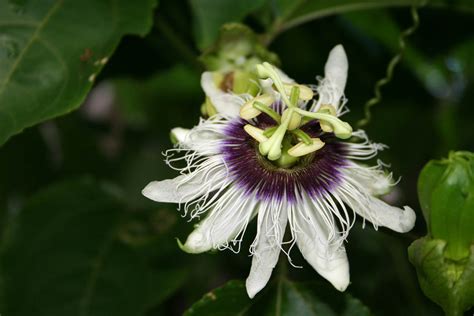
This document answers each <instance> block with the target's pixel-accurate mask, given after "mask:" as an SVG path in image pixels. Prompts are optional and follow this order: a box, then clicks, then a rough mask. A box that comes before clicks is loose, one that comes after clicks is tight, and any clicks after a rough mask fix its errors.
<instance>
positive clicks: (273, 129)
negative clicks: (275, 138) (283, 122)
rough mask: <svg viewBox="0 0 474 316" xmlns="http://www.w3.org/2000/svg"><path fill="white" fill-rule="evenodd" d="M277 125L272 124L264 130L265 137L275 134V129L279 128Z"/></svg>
mask: <svg viewBox="0 0 474 316" xmlns="http://www.w3.org/2000/svg"><path fill="white" fill-rule="evenodd" d="M277 128H278V127H277V126H272V127H269V128H267V129H266V130H265V132H263V135H264V136H265V137H271V136H272V135H273V133H275V131H276V130H277Z"/></svg>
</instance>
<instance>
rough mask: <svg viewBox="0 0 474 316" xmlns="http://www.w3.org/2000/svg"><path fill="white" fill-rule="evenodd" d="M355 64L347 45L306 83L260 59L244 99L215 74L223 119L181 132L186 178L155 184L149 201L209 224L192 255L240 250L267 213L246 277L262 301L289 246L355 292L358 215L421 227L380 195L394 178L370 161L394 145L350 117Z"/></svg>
mask: <svg viewBox="0 0 474 316" xmlns="http://www.w3.org/2000/svg"><path fill="white" fill-rule="evenodd" d="M347 70H348V62H347V57H346V54H345V52H344V49H343V48H342V46H341V45H338V46H336V47H335V48H333V49H332V51H331V52H330V54H329V58H328V61H327V63H326V66H325V77H324V78H322V79H320V81H319V85H318V86H305V85H300V84H297V83H295V82H294V81H293V80H292V79H290V78H288V77H287V76H286V75H284V74H283V73H282V72H281V71H280V70H278V69H277V68H275V67H273V66H271V65H270V64H268V63H264V64H262V65H259V66H257V73H258V75H259V77H260V78H261V79H260V81H259V83H258V84H259V86H260V91H261V92H260V93H259V94H258V95H257V96H252V95H246V94H241V95H235V94H232V93H228V92H226V91H221V90H220V89H219V88H218V87H216V85H215V84H214V82H213V78H212V73H204V74H203V75H202V87H203V89H204V91H205V92H206V95H207V97H208V98H209V100H210V101H211V102H212V104H213V105H214V106H215V108H216V110H217V112H218V114H217V115H215V116H213V117H211V118H209V119H207V120H205V119H201V121H200V123H199V125H197V126H195V127H194V128H192V129H191V130H187V129H182V128H176V129H174V130H173V134H174V136H175V138H176V139H177V140H178V144H177V146H176V147H175V148H173V149H170V150H168V151H167V152H166V155H167V158H166V159H167V162H168V164H169V165H170V166H172V167H173V168H176V169H177V170H179V172H180V173H181V175H179V176H178V177H176V178H174V179H169V180H164V181H155V182H151V183H150V184H148V186H146V188H145V189H144V190H143V194H144V195H145V196H146V197H148V198H150V199H152V200H155V201H157V202H168V203H179V204H180V207H182V209H183V211H184V213H185V215H189V216H190V217H191V218H192V219H200V222H199V223H198V224H197V227H196V228H195V230H194V231H193V232H192V233H191V234H190V235H189V237H188V238H187V240H186V242H185V244H184V245H182V248H183V249H184V250H185V251H187V252H190V253H202V252H206V251H210V250H213V249H219V250H223V249H231V250H233V251H235V252H238V251H239V250H240V244H241V241H242V238H243V236H244V234H245V231H246V229H247V226H248V224H249V222H250V221H251V220H252V219H253V218H254V217H257V219H256V222H257V234H256V236H255V239H254V241H253V243H252V245H251V247H250V253H251V254H252V255H253V258H252V267H251V270H250V274H249V276H248V278H247V281H246V287H247V292H248V295H249V296H250V297H254V296H255V294H256V293H258V292H259V291H260V290H261V289H262V288H264V287H265V285H266V284H267V282H268V280H269V279H270V276H271V273H272V270H273V268H274V267H275V265H276V263H277V261H278V257H279V255H280V252H281V251H283V252H285V253H286V254H287V255H288V254H289V249H291V248H292V246H293V245H294V244H296V245H297V246H298V248H299V250H300V251H301V253H302V255H303V257H304V258H305V259H306V260H307V261H308V262H309V264H310V265H311V266H312V267H313V268H314V269H315V270H316V271H317V272H318V273H319V274H320V275H321V276H322V277H324V278H325V279H327V280H328V281H329V282H331V283H332V284H333V286H334V287H335V288H336V289H338V290H340V291H344V290H345V289H346V288H347V286H348V284H349V264H348V260H347V256H346V252H345V249H344V245H343V243H344V240H345V239H346V237H347V235H348V233H349V230H350V229H351V227H352V226H353V224H354V221H355V216H354V214H358V215H360V216H361V217H362V218H364V220H368V221H370V222H372V224H373V225H374V226H375V227H376V228H377V227H378V226H384V227H388V228H390V229H392V230H394V231H397V232H407V231H409V230H411V229H412V227H413V225H414V222H415V213H414V212H413V210H412V209H411V208H409V207H406V206H405V207H404V209H400V208H397V207H393V206H390V205H388V204H386V203H385V202H383V201H382V200H380V199H378V198H377V197H376V196H378V195H381V194H384V193H386V192H388V190H389V189H390V186H392V185H393V181H392V176H391V174H389V173H386V172H385V171H384V170H383V167H384V166H383V165H382V164H381V163H379V164H378V165H376V166H372V167H368V166H366V165H365V164H361V163H359V162H362V161H365V160H368V159H371V158H374V157H375V156H376V155H377V152H378V151H379V150H381V149H383V148H384V146H383V145H381V144H376V143H372V142H371V141H369V140H368V138H367V136H366V134H365V132H364V131H362V130H357V131H353V130H352V128H351V126H350V125H349V124H348V123H346V122H344V121H342V120H341V119H340V116H341V115H343V114H344V109H345V102H346V99H345V97H344V88H345V85H346V79H347ZM349 138H350V140H351V141H348V139H349ZM354 140H356V141H354ZM177 165H181V166H180V167H178V166H177ZM285 231H286V232H287V234H286V236H288V237H287V238H286V240H285V238H284V237H285ZM285 245H288V246H285Z"/></svg>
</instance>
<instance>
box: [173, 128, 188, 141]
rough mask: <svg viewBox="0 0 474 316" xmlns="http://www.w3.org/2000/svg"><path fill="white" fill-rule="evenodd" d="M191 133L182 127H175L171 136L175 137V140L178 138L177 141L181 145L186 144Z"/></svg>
mask: <svg viewBox="0 0 474 316" xmlns="http://www.w3.org/2000/svg"><path fill="white" fill-rule="evenodd" d="M189 132H190V130H189V129H187V128H182V127H175V128H173V129H172V130H171V134H172V135H173V137H174V138H176V140H177V141H178V142H179V143H181V142H184V140H185V139H186V137H187V136H188V134H189Z"/></svg>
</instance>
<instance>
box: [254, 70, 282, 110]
mask: <svg viewBox="0 0 474 316" xmlns="http://www.w3.org/2000/svg"><path fill="white" fill-rule="evenodd" d="M256 68H257V74H258V75H259V77H260V78H262V79H266V78H270V79H272V81H273V84H274V85H275V87H276V88H277V90H278V92H280V95H281V98H282V99H283V101H284V102H285V103H286V105H287V106H288V107H291V102H290V100H289V99H288V96H287V94H286V92H285V87H284V86H283V82H282V81H281V78H280V76H279V75H278V73H277V72H276V71H275V69H274V68H273V66H272V65H271V64H269V63H267V62H264V63H263V64H260V65H257V66H256Z"/></svg>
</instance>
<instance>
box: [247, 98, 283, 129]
mask: <svg viewBox="0 0 474 316" xmlns="http://www.w3.org/2000/svg"><path fill="white" fill-rule="evenodd" d="M253 107H254V108H256V109H257V110H259V111H260V112H263V113H265V114H267V115H268V116H270V117H271V118H272V119H273V120H274V121H275V122H277V123H278V124H280V122H281V116H280V114H278V113H277V112H275V111H274V110H272V109H271V108H270V107H268V106H267V105H265V104H263V103H261V102H259V101H255V102H254V103H253Z"/></svg>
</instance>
